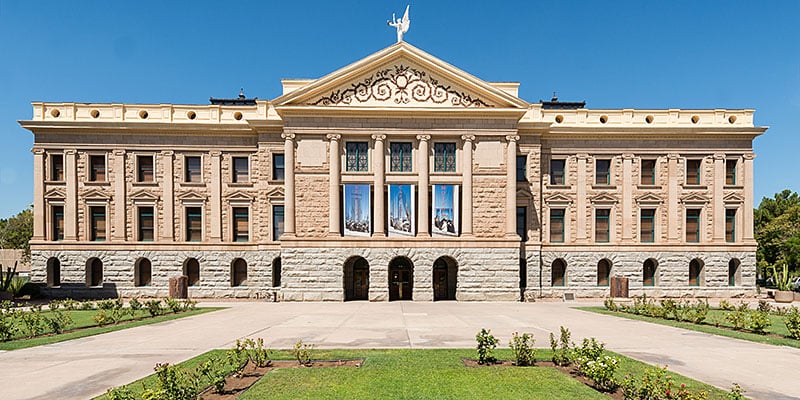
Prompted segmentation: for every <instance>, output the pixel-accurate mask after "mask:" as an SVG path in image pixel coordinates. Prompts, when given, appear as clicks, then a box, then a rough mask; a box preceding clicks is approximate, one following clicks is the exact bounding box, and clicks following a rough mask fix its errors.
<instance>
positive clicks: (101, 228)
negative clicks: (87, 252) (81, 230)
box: [89, 206, 106, 242]
mask: <svg viewBox="0 0 800 400" xmlns="http://www.w3.org/2000/svg"><path fill="white" fill-rule="evenodd" d="M89 214H90V218H91V229H90V231H91V238H90V239H89V240H91V241H94V242H102V241H105V240H106V208H105V207H103V206H98V207H89Z"/></svg>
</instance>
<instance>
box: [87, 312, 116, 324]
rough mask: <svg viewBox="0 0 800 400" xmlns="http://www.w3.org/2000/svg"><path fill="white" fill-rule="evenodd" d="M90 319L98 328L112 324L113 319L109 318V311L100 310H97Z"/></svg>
mask: <svg viewBox="0 0 800 400" xmlns="http://www.w3.org/2000/svg"><path fill="white" fill-rule="evenodd" d="M92 319H93V320H94V322H96V323H97V325H100V326H103V325H108V324H111V323H113V322H114V318H113V317H112V316H111V311H109V310H106V309H102V308H101V309H99V310H97V314H95V315H94V317H92Z"/></svg>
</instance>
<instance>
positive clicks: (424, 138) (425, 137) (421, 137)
mask: <svg viewBox="0 0 800 400" xmlns="http://www.w3.org/2000/svg"><path fill="white" fill-rule="evenodd" d="M417 140H419V141H420V142H427V141H429V140H431V135H417Z"/></svg>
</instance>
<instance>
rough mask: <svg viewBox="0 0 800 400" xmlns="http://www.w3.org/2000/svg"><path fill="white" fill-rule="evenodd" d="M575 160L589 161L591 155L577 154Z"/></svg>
mask: <svg viewBox="0 0 800 400" xmlns="http://www.w3.org/2000/svg"><path fill="white" fill-rule="evenodd" d="M575 158H577V159H579V160H587V159H589V154H587V153H578V154H575Z"/></svg>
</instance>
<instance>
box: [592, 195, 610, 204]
mask: <svg viewBox="0 0 800 400" xmlns="http://www.w3.org/2000/svg"><path fill="white" fill-rule="evenodd" d="M590 200H591V202H592V204H614V203H616V202H617V198H616V197H614V196H612V195H610V194H608V193H600V194H598V195H597V196H594V197H592V198H591V199H590Z"/></svg>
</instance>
